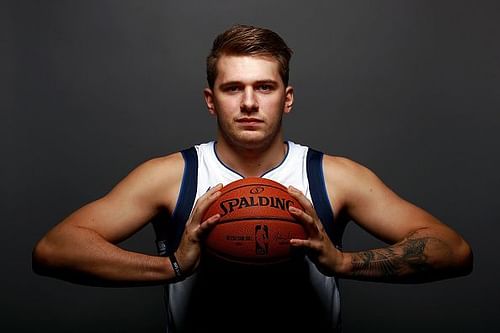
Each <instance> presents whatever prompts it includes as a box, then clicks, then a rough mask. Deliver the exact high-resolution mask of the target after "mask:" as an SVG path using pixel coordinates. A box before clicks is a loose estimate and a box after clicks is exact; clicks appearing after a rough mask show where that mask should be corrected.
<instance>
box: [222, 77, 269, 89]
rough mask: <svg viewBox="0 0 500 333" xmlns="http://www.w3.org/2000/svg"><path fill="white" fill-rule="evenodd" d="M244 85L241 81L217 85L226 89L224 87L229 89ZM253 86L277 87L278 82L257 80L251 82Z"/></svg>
mask: <svg viewBox="0 0 500 333" xmlns="http://www.w3.org/2000/svg"><path fill="white" fill-rule="evenodd" d="M242 84H244V83H243V82H242V81H228V82H224V83H221V84H220V85H219V87H220V88H226V87H231V86H235V85H242ZM253 84H254V85H255V84H257V85H259V84H271V85H277V84H278V81H276V80H272V79H267V80H258V81H255V82H253Z"/></svg>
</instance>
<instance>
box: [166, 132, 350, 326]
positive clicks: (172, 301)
mask: <svg viewBox="0 0 500 333" xmlns="http://www.w3.org/2000/svg"><path fill="white" fill-rule="evenodd" d="M286 144H287V145H288V150H287V154H286V156H285V158H284V160H283V161H282V163H281V164H279V165H278V166H276V167H275V168H273V169H271V170H269V171H267V172H266V173H265V174H263V175H262V176H261V177H263V178H267V179H271V180H274V181H277V182H279V183H281V184H283V185H285V186H289V185H292V186H294V187H295V188H297V189H299V190H301V191H302V192H303V193H304V194H305V196H306V197H307V198H308V199H309V200H311V193H310V185H309V179H308V174H307V154H308V150H309V148H308V147H306V146H302V145H299V144H296V143H294V142H291V141H288V142H286ZM215 146H216V143H215V142H213V141H212V142H208V143H204V144H200V145H196V146H195V149H196V154H197V159H198V170H197V187H196V196H195V199H198V198H199V197H200V196H201V195H203V194H204V193H206V191H207V190H208V189H210V188H211V187H213V186H215V185H217V184H219V183H222V184H223V185H227V184H228V183H230V182H232V181H235V180H239V179H242V178H244V177H243V176H242V175H240V174H239V173H238V172H236V171H234V170H231V169H230V168H229V167H228V166H226V165H225V164H224V162H222V161H221V160H220V159H219V158H218V156H217V152H216V150H215ZM321 177H322V174H321ZM311 201H312V200H311ZM323 222H324V223H332V222H333V221H323ZM306 261H307V264H306V266H308V269H307V271H308V273H306V274H308V280H309V282H308V283H310V289H311V290H312V291H311V292H313V293H314V294H315V295H314V297H315V299H317V300H318V301H317V302H318V303H319V304H320V305H319V308H320V309H321V312H324V317H327V318H328V319H327V320H328V322H329V324H328V326H329V327H328V331H329V332H339V331H340V297H339V290H338V287H337V281H336V279H335V278H334V277H329V276H325V275H323V274H322V273H320V272H319V271H318V270H317V268H316V266H315V265H314V264H313V263H312V262H310V261H309V259H307V258H306ZM198 275H199V274H198V273H195V274H193V275H191V276H190V277H188V278H187V279H185V280H184V281H181V282H177V283H171V284H169V285H168V286H166V289H165V296H166V305H167V310H168V311H167V312H168V324H167V326H168V327H167V328H168V329H167V331H168V332H185V331H189V329H188V328H187V327H189V321H192V320H196V319H194V318H192V317H193V315H192V311H191V310H190V309H191V307H190V304H189V302H190V300H192V299H193V295H192V290H193V289H194V288H195V287H194V286H195V285H196V284H197V279H198V278H199V276H198ZM200 280H201V278H200ZM198 282H199V281H198ZM297 288H300V286H298V287H297ZM194 298H195V297H194ZM298 302H299V303H300V301H298ZM306 306H307V305H306ZM190 311H191V312H190ZM235 331H237V330H235Z"/></svg>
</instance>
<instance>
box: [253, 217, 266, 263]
mask: <svg viewBox="0 0 500 333" xmlns="http://www.w3.org/2000/svg"><path fill="white" fill-rule="evenodd" d="M268 248H269V228H268V226H267V225H265V224H257V225H256V226H255V254H256V255H258V256H265V255H267V254H268Z"/></svg>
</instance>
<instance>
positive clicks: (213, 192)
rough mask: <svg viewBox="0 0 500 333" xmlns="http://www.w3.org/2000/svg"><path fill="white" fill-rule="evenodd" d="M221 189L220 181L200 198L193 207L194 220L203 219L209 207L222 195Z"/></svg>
mask: <svg viewBox="0 0 500 333" xmlns="http://www.w3.org/2000/svg"><path fill="white" fill-rule="evenodd" d="M221 189H222V184H220V183H219V184H217V185H215V186H214V187H212V188H211V189H209V190H208V191H207V192H206V193H205V194H203V195H202V196H201V197H199V198H198V200H197V201H196V203H195V205H194V208H193V214H192V217H191V219H192V220H195V221H200V220H201V219H202V217H203V215H204V214H205V211H206V210H207V209H208V207H210V205H211V204H212V203H213V202H214V201H215V200H216V199H217V198H218V197H219V196H220V194H221V193H220V190H221Z"/></svg>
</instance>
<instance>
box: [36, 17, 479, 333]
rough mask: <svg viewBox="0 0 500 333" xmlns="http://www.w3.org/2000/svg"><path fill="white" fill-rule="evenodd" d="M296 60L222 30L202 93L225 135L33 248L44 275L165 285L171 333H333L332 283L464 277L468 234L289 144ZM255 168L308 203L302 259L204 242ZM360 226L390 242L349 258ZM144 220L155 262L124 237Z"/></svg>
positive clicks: (151, 166) (242, 32) (336, 317)
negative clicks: (224, 251)
mask: <svg viewBox="0 0 500 333" xmlns="http://www.w3.org/2000/svg"><path fill="white" fill-rule="evenodd" d="M291 54H292V52H291V50H290V49H289V48H288V47H287V45H286V44H285V42H284V41H283V40H282V39H281V38H280V37H279V36H278V35H277V34H276V33H274V32H272V31H270V30H267V29H262V28H258V27H252V26H242V25H237V26H233V27H231V28H230V29H229V30H227V31H225V32H224V33H222V34H221V35H219V36H218V37H217V38H216V40H215V41H214V44H213V48H212V51H211V53H210V55H209V57H208V58H207V79H208V86H209V87H208V88H206V89H205V91H204V95H205V100H206V104H207V107H208V111H209V113H210V114H211V115H213V116H215V117H216V119H217V134H216V141H212V142H209V143H205V144H200V145H197V146H195V147H192V148H191V149H186V150H183V151H182V152H178V153H174V154H171V155H168V156H166V157H162V158H156V159H152V160H150V161H148V162H146V163H144V164H143V165H140V166H139V167H138V168H136V169H135V170H133V171H132V172H131V173H130V174H129V175H128V176H127V177H125V179H123V180H122V181H121V182H120V183H119V184H117V185H116V187H115V188H114V189H113V190H112V191H111V192H110V193H108V194H107V195H105V196H104V197H102V198H100V199H98V200H96V201H94V202H92V203H90V204H88V205H86V206H84V207H82V208H80V209H78V210H77V211H76V212H74V213H73V214H71V215H70V216H68V217H67V218H66V219H65V220H64V221H62V222H61V223H60V224H58V225H56V226H55V227H54V228H53V229H52V230H50V231H49V232H48V233H47V235H45V237H43V238H42V239H41V240H40V241H39V243H38V244H37V245H36V247H35V249H34V254H33V264H34V268H35V270H36V271H37V272H39V273H41V274H47V275H51V276H55V277H58V278H62V279H68V280H70V281H75V282H79V283H88V284H97V285H132V286H133V285H152V284H164V285H165V298H166V305H167V310H168V312H167V317H168V325H167V326H168V328H169V332H170V331H172V332H199V331H204V332H211V331H217V332H221V331H231V332H237V331H250V330H256V329H262V328H265V329H266V330H270V329H275V330H279V331H305V330H307V331H311V332H332V331H336V330H337V331H338V330H339V329H340V303H339V292H338V287H337V281H336V279H337V278H353V279H362V280H369V281H384V282H424V281H432V280H436V279H443V278H450V277H454V276H460V275H464V274H467V273H469V272H470V270H471V267H472V255H471V249H470V247H469V245H468V244H467V243H466V242H465V241H464V240H463V239H462V237H460V236H459V235H458V234H457V233H456V232H455V231H453V230H452V229H450V228H449V227H448V226H446V225H444V224H442V223H441V222H440V221H438V220H437V219H436V218H435V217H433V216H431V215H430V214H429V213H427V212H426V211H424V210H422V209H421V208H419V207H416V206H415V205H413V204H411V203H409V202H407V201H405V200H403V199H402V198H400V197H399V196H398V195H397V194H395V193H394V192H393V191H391V190H390V189H389V188H388V187H387V186H386V185H384V183H383V182H382V181H381V180H380V179H379V178H377V176H376V175H375V174H373V173H372V172H371V171H370V170H369V169H367V168H365V167H364V166H362V165H359V164H357V163H355V162H353V161H351V160H348V159H345V158H340V157H335V156H329V155H323V154H322V153H320V152H318V151H315V150H313V149H310V148H308V147H305V146H302V145H299V144H296V143H294V142H291V141H286V142H285V141H284V138H283V133H282V128H281V120H282V117H283V115H284V114H287V113H289V112H290V111H291V109H292V105H293V99H294V91H293V88H292V87H291V86H289V85H288V72H289V69H288V64H289V60H290V57H291ZM250 176H260V177H265V178H269V179H273V180H275V181H278V182H280V183H282V184H284V185H286V186H288V187H289V192H290V193H291V194H292V195H293V196H294V197H295V198H296V199H297V200H298V201H299V202H300V203H301V204H302V206H303V207H305V209H304V211H301V210H297V209H293V208H291V209H290V212H291V213H292V214H293V215H294V216H296V218H297V220H298V221H300V222H301V223H302V224H303V225H304V227H305V229H306V231H307V234H308V238H307V239H305V240H298V239H293V240H291V241H290V243H291V246H293V247H294V248H297V249H302V250H304V253H305V254H306V255H305V256H303V257H300V256H299V257H298V259H296V260H292V261H291V262H289V263H286V264H283V265H277V266H270V267H265V268H262V267H260V268H259V267H246V266H244V267H240V266H233V265H229V264H226V263H221V262H219V261H217V260H216V259H214V258H211V257H209V256H206V255H204V253H203V237H204V235H206V234H207V232H208V231H209V230H210V229H211V228H212V227H213V226H214V225H215V224H217V220H218V218H219V216H218V215H215V216H211V217H209V218H208V219H206V220H202V216H203V214H204V212H205V211H206V209H207V207H208V206H209V205H210V204H211V203H213V202H214V201H215V199H216V198H217V197H218V196H219V195H220V190H221V188H222V186H223V185H226V184H228V183H229V182H231V181H234V180H237V179H241V178H243V177H250ZM207 189H208V190H207ZM351 220H352V221H354V222H356V223H358V224H359V225H360V226H361V227H363V228H364V229H366V230H368V231H369V232H370V233H372V234H373V235H374V236H376V237H377V238H379V239H382V240H384V241H386V242H387V243H388V244H389V245H388V246H387V247H385V248H380V249H373V250H368V251H362V252H353V253H347V252H342V250H341V238H342V232H343V230H344V228H345V225H346V224H347V222H348V221H351ZM149 222H152V223H153V225H154V227H155V230H156V233H157V243H158V249H159V254H160V255H159V256H150V255H145V254H141V253H135V252H129V251H126V250H123V249H121V248H120V247H119V246H117V245H116V244H118V243H120V242H121V241H123V240H125V239H126V238H128V237H130V236H131V235H133V234H134V233H135V232H136V231H137V230H139V229H140V228H142V227H143V226H144V225H145V224H147V223H149ZM216 305H217V306H216ZM254 318H255V319H254ZM262 321H263V322H264V323H266V324H264V325H265V326H262V325H263V324H262Z"/></svg>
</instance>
